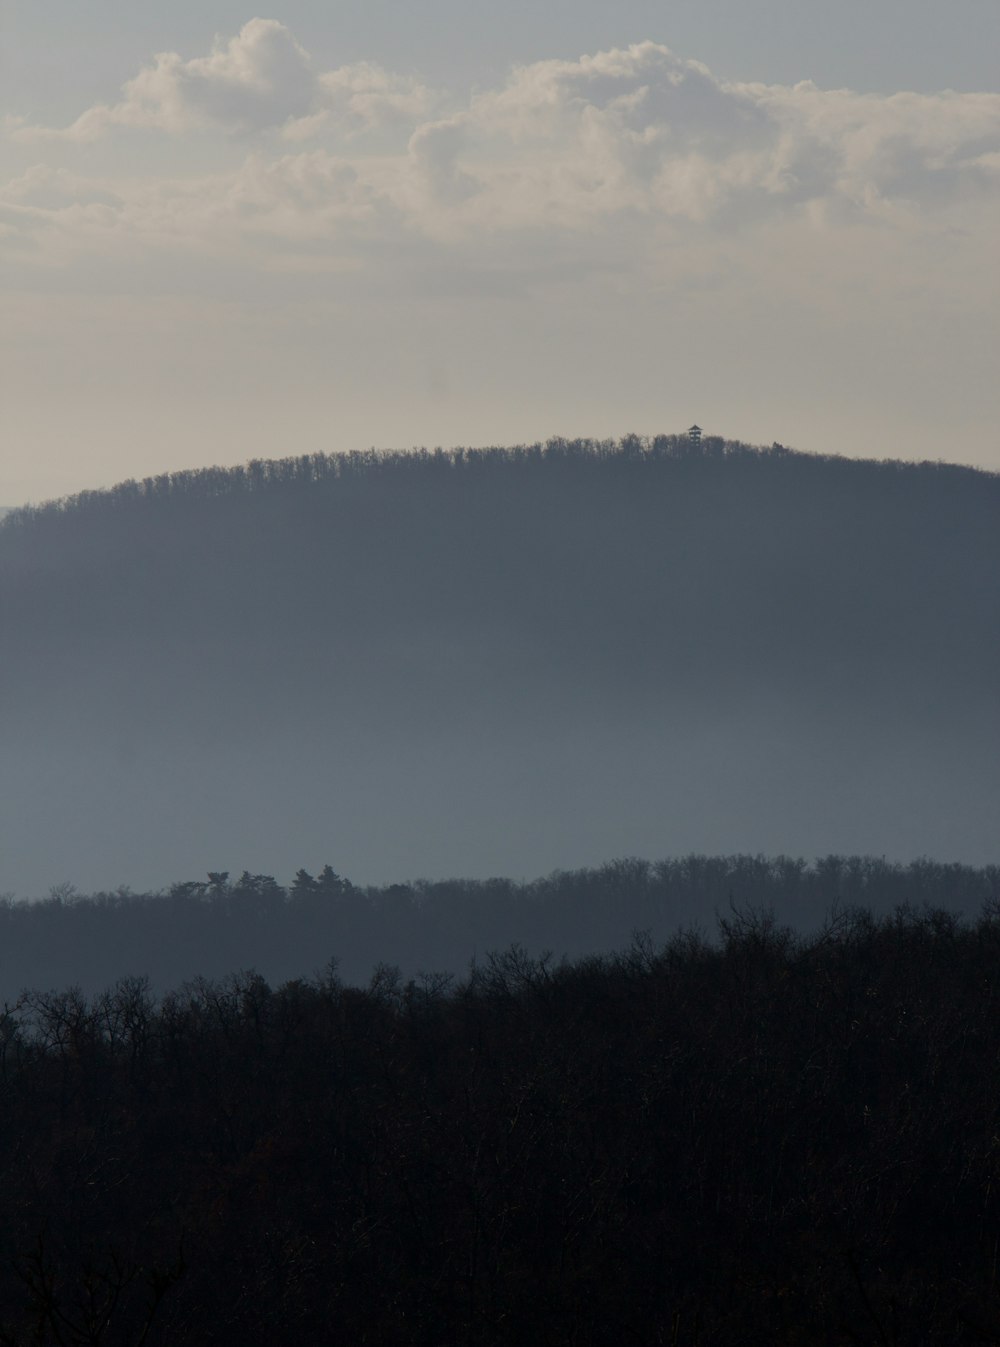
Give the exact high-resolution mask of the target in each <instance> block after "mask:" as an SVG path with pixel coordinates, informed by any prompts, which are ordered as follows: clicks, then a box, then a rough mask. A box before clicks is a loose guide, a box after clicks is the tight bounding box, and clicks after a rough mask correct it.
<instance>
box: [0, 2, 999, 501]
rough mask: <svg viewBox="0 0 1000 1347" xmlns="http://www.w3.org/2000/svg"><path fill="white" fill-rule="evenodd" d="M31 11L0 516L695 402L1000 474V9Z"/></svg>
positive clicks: (796, 434) (0, 411)
mask: <svg viewBox="0 0 1000 1347" xmlns="http://www.w3.org/2000/svg"><path fill="white" fill-rule="evenodd" d="M0 14H2V67H0V82H2V89H3V107H2V109H0V111H2V113H3V114H4V116H3V120H2V122H0V259H2V261H0V287H2V293H0V302H2V306H3V309H2V312H3V320H2V325H0V371H2V373H0V380H2V387H0V433H2V437H3V438H2V449H0V505H2V504H16V503H18V502H20V501H22V500H25V499H37V498H40V497H45V496H51V495H58V494H62V493H64V492H67V491H71V490H76V489H78V488H81V487H85V486H96V485H101V484H107V483H110V482H112V481H115V480H118V479H120V478H122V477H127V476H141V475H145V474H148V473H154V472H157V471H161V470H163V469H166V468H177V467H185V466H197V465H200V464H203V463H208V462H223V463H226V462H237V461H242V460H244V459H246V458H248V457H252V456H255V455H267V456H280V455H284V454H288V453H301V452H306V451H314V450H320V449H322V450H340V449H352V448H364V447H367V446H369V445H372V444H375V445H383V446H407V445H410V444H414V443H421V444H428V445H435V444H445V445H451V444H484V443H491V442H513V441H521V440H534V439H539V438H546V437H548V436H549V435H553V434H564V435H578V434H583V435H588V434H589V435H618V434H621V433H623V432H625V431H630V430H636V431H640V432H649V433H655V432H657V431H661V430H667V431H670V430H678V429H682V428H684V427H685V426H687V425H688V424H689V423H690V422H691V421H692V420H697V421H699V422H700V423H701V424H702V425H703V426H705V427H706V428H707V429H708V430H710V431H712V432H716V433H720V434H724V435H729V436H734V437H738V438H741V439H747V440H751V441H756V442H767V443H769V442H770V441H771V440H773V439H780V440H782V441H784V442H785V443H787V444H790V445H794V446H795V447H797V448H802V449H813V450H823V451H838V452H843V453H851V454H866V455H868V454H872V455H895V456H900V457H910V458H924V457H929V458H945V459H950V460H957V461H965V462H972V463H977V464H981V465H984V466H988V467H992V468H995V469H1000V443H998V436H997V425H998V423H1000V416H998V413H1000V379H998V378H997V365H998V354H1000V342H998V319H997V314H998V312H1000V303H998V301H1000V245H998V243H997V240H998V239H1000V76H998V73H997V72H998V70H1000V64H998V61H997V56H998V53H1000V5H998V4H997V3H996V0H952V3H950V4H948V5H942V4H940V3H939V0H934V3H931V0H867V3H864V4H862V3H860V2H859V0H846V2H845V3H841V4H839V5H831V4H830V3H829V0H824V2H823V3H822V4H821V3H818V0H724V2H722V3H714V4H706V3H705V0H699V2H698V3H695V0H678V2H677V3H673V4H669V3H662V2H661V3H652V0H620V3H618V4H616V5H613V6H612V5H608V4H607V3H604V2H602V3H601V4H597V3H595V2H594V0H541V2H540V3H539V2H538V0H536V3H533V4H529V3H526V2H525V0H508V3H506V4H503V5H500V4H496V3H495V2H494V3H491V4H486V3H483V2H482V0H421V3H420V4H414V3H413V2H412V0H341V2H340V3H324V4H319V3H317V2H316V0H295V2H294V3H285V4H282V5H281V6H280V7H278V8H276V9H273V10H267V11H264V12H263V13H260V14H257V15H255V14H254V11H253V10H247V9H246V8H243V7H241V6H239V5H237V4H236V3H235V0H225V2H224V3H220V2H218V0H216V2H215V3H211V2H210V3H205V2H204V0H202V2H201V3H199V4H197V5H195V4H193V3H190V2H189V0H175V3H173V4H170V5H167V4H165V3H163V0H158V3H156V4H155V5H154V4H151V3H147V2H146V0H88V3H87V4H86V5H81V4H80V3H79V0H48V3H47V4H46V5H44V6H40V5H38V4H37V3H32V4H28V3H27V0H7V3H4V4H3V5H2V7H0Z"/></svg>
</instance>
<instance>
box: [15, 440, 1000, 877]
mask: <svg viewBox="0 0 1000 1347" xmlns="http://www.w3.org/2000/svg"><path fill="white" fill-rule="evenodd" d="M998 523H1000V478H998V477H996V476H992V475H989V474H984V473H979V472H974V471H972V470H967V469H961V468H954V467H945V466H939V465H930V464H928V465H921V466H915V465H903V464H899V463H862V462H854V461H849V460H845V459H835V458H819V457H812V456H805V455H797V454H792V453H788V452H787V451H783V450H778V449H774V450H766V451H754V450H751V449H749V448H747V447H746V446H743V445H739V444H723V443H722V442H721V441H714V440H713V441H708V442H707V443H706V444H705V445H704V446H703V447H702V449H701V450H694V449H692V448H691V447H690V446H688V445H687V443H686V442H685V441H683V440H679V439H676V438H673V437H664V438H662V439H658V440H656V441H654V442H652V443H646V442H641V441H639V440H635V439H627V440H626V441H624V442H623V443H622V444H620V445H607V444H599V445H595V444H589V443H587V444H580V443H576V444H566V443H563V442H556V443H551V444H550V445H548V446H546V447H545V448H541V447H537V446H536V447H531V448H522V449H516V450H496V451H487V452H479V453H472V452H469V453H463V452H457V453H453V454H440V453H438V454H414V455H385V456H380V455H377V454H374V453H372V454H362V455H353V456H349V457H346V458H326V457H323V456H314V457H308V458H300V459H290V460H284V461H279V462H273V463H255V464H251V465H249V466H248V467H247V468H246V469H241V470H237V471H233V472H227V471H222V470H217V469H211V470H206V471H204V472H198V473H189V474H175V475H172V476H165V477H162V478H158V479H156V480H153V481H149V482H144V483H125V484H123V485H122V486H120V487H118V488H116V489H115V490H113V491H110V492H98V493H89V494H86V495H84V496H81V497H78V498H76V499H74V500H72V501H69V502H65V503H62V504H59V505H55V506H49V507H45V508H43V509H40V510H31V511H17V512H15V513H13V514H12V515H10V516H8V518H7V519H6V520H5V521H4V523H3V525H2V526H0V632H2V641H3V646H2V667H0V716H2V725H0V734H2V738H3V743H4V755H3V758H2V761H0V849H2V850H0V855H2V862H0V867H2V868H0V890H2V889H8V890H13V891H16V892H18V893H36V892H42V891H44V890H45V889H47V888H48V886H49V885H51V884H53V883H57V882H59V881H63V880H72V881H73V882H75V883H77V884H79V885H80V886H81V887H87V888H106V887H113V886H115V885H117V884H120V883H128V884H133V885H135V886H137V887H148V886H156V885H160V884H164V883H166V882H168V881H169V880H171V879H174V878H176V876H177V875H178V874H184V873H190V874H194V875H198V874H203V873H204V872H205V871H207V870H209V869H212V870H217V869H223V868H225V869H230V870H233V871H234V872H235V871H238V870H241V869H243V868H247V869H249V870H250V871H257V870H267V871H268V872H273V873H277V874H279V875H281V876H282V877H284V878H287V877H288V876H290V875H291V874H292V873H293V871H294V869H295V868H296V867H297V866H300V865H302V864H305V865H307V866H308V865H310V864H313V865H315V866H319V865H320V864H322V863H323V862H325V861H331V862H332V863H333V864H334V865H335V867H336V868H337V869H338V870H339V871H340V872H341V873H343V874H347V875H349V876H350V877H351V878H352V879H354V880H355V882H358V883H368V882H383V881H389V880H393V879H403V878H406V877H414V876H418V875H425V876H435V877H440V876H446V875H453V874H467V875H478V876H487V875H491V874H506V875H510V876H513V877H522V876H534V875H537V874H541V873H545V872H546V871H548V870H551V869H553V868H555V867H559V866H565V867H576V866H580V865H588V864H595V863H598V862H600V861H603V860H606V859H608V858H609V857H612V856H620V855H628V854H637V855H677V854H684V853H687V852H694V851H697V852H703V853H720V852H721V853H732V852H736V851H745V852H751V853H756V852H767V853H771V854H780V853H786V854H796V855H802V854H804V855H824V854H827V853H829V852H834V851H836V852H841V853H856V854H874V855H879V856H881V855H887V856H889V857H890V858H909V857H913V856H918V855H933V856H936V857H938V858H939V859H941V860H950V859H955V860H962V861H966V862H969V863H973V864H981V863H984V862H988V861H992V860H995V859H996V855H997V819H998V818H1000V776H998V773H997V771H996V763H997V761H998V760H1000V693H998V679H997V669H998V668H1000V528H998Z"/></svg>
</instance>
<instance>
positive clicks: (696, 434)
mask: <svg viewBox="0 0 1000 1347" xmlns="http://www.w3.org/2000/svg"><path fill="white" fill-rule="evenodd" d="M688 443H689V444H691V445H693V446H694V448H696V449H697V447H698V446H699V445H700V444H701V426H691V428H690V429H689V430H688Z"/></svg>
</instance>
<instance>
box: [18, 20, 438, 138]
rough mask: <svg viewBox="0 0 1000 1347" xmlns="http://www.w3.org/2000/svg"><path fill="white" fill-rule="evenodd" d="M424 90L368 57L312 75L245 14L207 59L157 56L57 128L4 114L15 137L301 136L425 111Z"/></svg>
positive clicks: (275, 31) (292, 49)
mask: <svg viewBox="0 0 1000 1347" xmlns="http://www.w3.org/2000/svg"><path fill="white" fill-rule="evenodd" d="M433 101H434V95H433V94H432V92H431V91H430V90H429V89H427V87H426V86H424V85H423V84H421V83H420V82H419V81H417V80H414V79H410V78H405V77H403V76H399V75H393V74H390V73H389V72H388V71H385V70H383V69H382V68H381V67H380V66H377V65H374V64H371V63H370V62H360V63H358V64H355V65H348V66H343V67H341V68H339V69H337V70H332V71H327V72H325V73H317V72H316V71H315V70H314V69H313V65H312V62H311V60H310V58H309V55H308V53H307V52H306V51H305V50H304V49H303V48H302V47H301V46H300V45H299V43H298V42H297V41H296V40H295V38H294V37H293V36H292V34H291V33H290V32H289V30H288V29H287V28H286V27H285V26H284V24H281V23H279V22H277V20H275V19H251V20H250V22H249V23H247V24H245V25H244V26H243V28H242V29H241V30H240V32H239V33H238V34H237V35H236V36H235V37H233V38H230V40H229V41H228V42H223V41H222V40H221V39H219V40H217V41H216V44H215V46H214V48H213V50H212V52H211V53H210V54H209V55H208V56H198V57H194V58H193V59H191V60H187V61H185V60H184V59H183V58H182V57H181V56H180V55H178V53H177V52H160V53H159V54H158V55H157V56H155V57H154V59H153V64H152V65H151V66H147V67H146V68H145V69H143V70H141V71H140V72H139V74H138V75H136V76H135V78H134V79H131V80H129V81H128V82H127V83H126V84H125V85H123V87H122V97H121V99H120V101H119V102H117V103H113V104H98V105H96V106H95V107H92V108H88V109H87V111H86V112H84V113H82V114H81V115H80V116H79V117H78V118H77V119H76V120H75V121H74V122H72V123H71V124H70V125H69V126H67V127H61V128H55V127H44V126H31V125H28V124H27V123H26V122H25V121H24V120H23V119H18V118H9V119H8V123H7V134H8V135H10V136H11V137H12V138H14V139H18V140H25V141H29V140H45V139H53V140H66V141H71V142H72V141H83V142H85V141H94V140H98V139H100V138H102V137H104V136H106V135H107V134H108V133H109V132H110V131H112V130H114V129H115V128H120V127H131V128H146V129H155V130H158V131H163V132H168V133H171V134H175V135H179V134H183V133H185V132H188V131H192V130H195V129H197V128H201V127H206V126H208V127H218V128H220V129H221V130H223V131H226V132H229V133H233V134H247V133H252V132H261V131H267V130H272V129H275V128H281V129H283V130H284V133H285V134H286V135H288V136H289V137H291V138H295V139H304V138H306V137H308V136H311V135H313V134H315V133H316V132H317V131H319V130H322V129H323V128H324V127H326V126H327V125H329V124H330V123H331V122H334V121H339V122H341V123H344V124H345V125H346V126H347V128H348V129H350V128H352V127H353V128H363V129H367V128H372V127H376V126H380V125H382V124H383V123H385V122H391V121H393V120H398V119H406V118H411V119H413V118H417V117H420V116H423V115H426V113H427V112H428V110H429V108H430V107H431V106H432V104H433Z"/></svg>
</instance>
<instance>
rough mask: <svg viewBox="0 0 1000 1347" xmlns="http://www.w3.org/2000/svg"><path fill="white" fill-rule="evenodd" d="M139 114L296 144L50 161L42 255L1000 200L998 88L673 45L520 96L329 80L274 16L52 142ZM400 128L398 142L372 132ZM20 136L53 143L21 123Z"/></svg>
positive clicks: (915, 208) (12, 217)
mask: <svg viewBox="0 0 1000 1347" xmlns="http://www.w3.org/2000/svg"><path fill="white" fill-rule="evenodd" d="M126 126H127V127H139V128H142V127H145V128H149V129H155V130H157V131H159V132H166V133H171V134H173V135H176V136H183V135H184V134H186V133H188V132H190V131H191V130H193V129H197V128H202V127H204V126H214V127H218V128H221V129H222V130H224V131H226V132H229V133H238V134H239V133H242V134H243V135H246V134H249V133H255V132H257V133H260V132H275V131H276V132H278V133H279V139H278V140H277V141H276V140H275V139H273V138H272V139H270V140H268V139H266V138H265V139H263V140H258V141H256V142H254V147H253V151H252V153H250V154H249V155H248V154H247V149H246V146H245V144H243V142H242V140H240V141H238V142H237V143H236V146H235V148H234V150H233V154H234V162H232V163H231V164H230V166H229V168H228V170H226V171H222V172H217V173H215V174H213V176H212V178H211V180H200V181H199V180H177V179H166V178H163V179H157V178H152V177H151V178H148V179H145V180H143V181H136V180H133V179H126V178H123V179H122V180H120V181H112V180H111V179H108V180H103V181H101V182H87V181H85V180H84V179H82V178H80V177H73V176H71V175H69V174H65V173H64V174H63V176H61V177H60V176H57V175H56V176H54V175H53V173H52V172H51V171H49V170H47V169H46V168H45V166H44V165H39V166H37V167H36V168H34V169H32V170H31V171H30V172H29V174H28V175H26V176H24V177H22V178H20V179H18V180H16V181H15V182H13V183H11V184H9V185H8V187H7V189H6V190H5V191H3V192H0V209H2V215H0V220H2V222H3V225H4V228H5V233H6V235H7V237H8V238H11V237H13V238H15V239H18V240H21V241H22V243H23V244H24V246H25V247H28V246H29V243H28V241H29V240H32V239H34V240H36V241H37V239H38V238H40V237H41V236H42V235H43V234H44V235H46V236H47V237H48V238H49V239H53V238H60V239H61V240H62V245H61V246H62V248H63V249H67V250H68V249H71V248H72V246H73V241H74V239H75V243H76V246H77V247H80V248H88V247H97V246H100V240H101V238H102V237H104V238H106V239H111V238H114V239H115V241H116V245H117V244H118V243H120V241H121V239H122V238H123V237H128V238H130V239H132V240H133V241H134V242H135V243H136V245H137V246H138V245H139V244H140V243H141V242H142V240H146V241H148V242H149V243H150V244H156V245H157V246H161V245H162V244H163V243H164V241H165V240H166V241H168V242H169V241H173V242H174V243H175V244H176V243H179V242H180V241H183V242H184V244H185V246H192V247H194V246H199V245H202V246H204V247H206V248H209V249H212V248H215V247H217V246H218V241H219V240H220V239H223V238H224V239H225V241H226V242H225V246H226V248H228V249H230V250H233V249H235V250H237V251H238V250H239V249H240V248H243V249H245V250H249V251H250V252H252V250H253V249H254V248H260V249H262V250H264V251H265V252H266V254H267V255H268V256H270V257H272V258H273V257H275V256H276V255H277V254H279V253H280V252H281V250H282V248H284V249H285V250H286V251H288V252H294V251H295V249H297V248H305V249H308V250H310V252H311V255H313V256H316V255H317V254H318V252H319V251H321V250H322V249H323V247H326V248H328V250H329V251H330V252H331V253H337V254H343V253H344V251H345V249H348V248H354V249H356V258H355V260H356V262H357V264H359V265H360V264H362V263H363V260H364V257H365V256H366V249H371V248H372V247H373V246H374V247H376V248H377V249H378V250H380V251H379V255H380V256H384V245H385V244H386V242H387V241H388V240H389V239H391V238H395V239H396V240H397V241H398V242H400V243H401V244H402V243H403V242H404V241H405V240H406V239H412V238H413V237H423V238H426V239H429V240H431V241H437V242H438V243H447V244H449V245H453V244H455V243H456V242H457V241H465V242H467V243H468V244H469V246H472V247H478V248H484V247H487V246H489V240H490V239H496V238H498V237H502V236H511V235H514V234H517V233H518V231H522V232H523V231H530V233H531V234H532V235H533V236H536V237H537V236H539V235H550V236H552V237H554V238H555V237H559V236H563V237H568V236H571V235H572V236H577V237H580V236H583V235H587V234H590V235H599V234H600V233H601V232H602V231H604V232H606V233H607V234H608V237H609V239H611V238H613V237H621V235H622V230H623V227H624V226H623V222H624V221H625V220H626V219H628V220H629V221H630V222H632V223H630V229H632V233H631V235H630V237H632V238H635V237H636V233H635V229H634V228H633V224H634V222H635V221H639V222H642V223H641V229H640V231H639V233H640V235H641V236H643V237H645V238H646V240H647V241H650V240H653V241H655V240H657V239H661V238H663V237H665V236H669V234H670V231H671V230H678V229H688V230H691V229H696V230H699V231H702V233H704V231H706V230H713V229H714V230H717V231H719V230H725V231H730V232H732V231H738V230H739V229H740V228H743V227H747V226H748V225H757V224H759V223H760V222H761V221H765V222H766V221H767V220H768V219H775V220H780V221H783V222H787V221H788V219H790V218H800V219H801V220H802V221H803V222H804V224H805V225H806V226H809V225H810V223H811V224H812V225H815V224H816V222H817V221H822V220H827V221H829V220H832V219H835V218H838V217H839V218H848V217H854V218H858V219H863V220H870V221H872V222H877V223H879V224H880V225H883V226H884V225H886V224H889V225H893V224H895V225H898V226H899V227H900V228H903V227H905V228H906V229H908V230H910V231H914V230H917V231H919V230H921V229H926V228H929V227H932V220H933V213H934V211H935V210H936V209H943V210H946V211H947V210H949V209H953V208H954V209H958V210H965V209H973V208H974V207H975V205H976V203H979V204H981V203H982V202H983V201H989V202H992V203H996V202H997V201H998V199H1000V198H998V193H1000V95H996V94H988V93H986V94H956V93H942V94H939V95H933V96H930V95H917V94H909V93H900V94H896V95H893V96H891V97H879V96H876V95H861V94H857V93H853V92H850V91H847V90H834V91H826V90H822V89H818V88H817V87H816V86H815V85H813V84H809V83H803V84H798V85H794V86H774V85H762V84H749V83H736V82H727V81H723V80H719V79H717V78H716V77H715V76H714V75H713V74H712V72H711V71H710V70H708V69H707V68H706V67H705V66H704V65H702V64H701V63H700V62H697V61H693V60H687V59H684V58H682V57H680V56H678V55H676V54H675V53H673V52H672V51H671V50H670V49H669V48H667V47H665V46H663V45H661V44H658V43H654V42H643V43H639V44H635V45H633V46H630V47H626V48H621V49H615V50H611V51H605V52H599V53H596V54H594V55H589V56H584V57H581V58H580V59H579V60H576V61H556V60H551V61H541V62H536V63H534V64H530V65H526V66H522V67H519V68H517V69H515V70H514V71H513V72H512V73H511V75H510V78H509V79H508V80H507V81H506V83H505V84H504V85H503V86H502V87H500V88H497V89H492V90H485V91H481V92H478V93H475V94H473V95H471V96H466V97H464V98H462V97H461V96H460V95H458V94H457V93H456V94H453V95H451V97H450V99H446V98H444V97H443V96H438V95H435V94H433V93H431V91H429V90H428V89H427V88H426V87H425V86H424V85H422V84H421V83H420V82H419V81H417V80H414V79H412V78H410V77H405V76H400V75H396V74H393V73H391V72H388V71H385V70H383V69H382V68H380V67H378V66H375V65H372V64H368V63H358V64H354V65H349V66H344V67H341V68H340V69H337V70H332V71H319V72H317V71H316V70H315V69H314V66H313V63H312V61H311V60H310V57H309V55H308V53H307V52H305V51H304V49H303V48H302V47H301V46H300V45H299V43H298V42H297V41H296V39H295V38H294V37H293V35H292V34H291V33H290V32H289V31H288V29H287V28H285V27H284V26H283V25H282V24H280V23H278V22H276V21H274V20H267V19H254V20H252V21H251V22H250V23H248V24H246V25H245V27H244V28H243V29H242V30H241V31H240V32H239V33H238V34H237V35H236V36H235V37H233V38H232V39H231V40H229V41H228V42H221V41H220V42H219V43H217V45H216V47H215V49H214V50H213V51H212V53H211V54H210V55H208V56H204V57H196V58H193V59H190V60H183V59H182V58H181V57H180V56H178V55H177V54H175V53H169V54H164V55H160V56H158V57H156V59H155V61H154V63H153V64H152V65H151V66H150V67H149V68H147V69H145V70H143V71H142V72H140V74H139V75H137V76H136V77H135V79H133V80H131V81H130V82H129V83H128V84H126V85H125V86H124V89H123V96H122V99H121V101H120V102H119V103H117V104H113V105H108V106H99V107H95V108H91V109H90V110H89V111H87V112H85V113H83V114H82V115H81V116H80V117H79V118H78V119H77V120H76V121H75V122H74V123H73V124H72V125H71V126H69V127H68V128H65V129H64V130H63V131H60V132H45V133H44V134H46V135H58V136H59V137H60V138H61V139H62V140H63V141H68V142H70V144H72V142H75V141H81V140H89V139H93V138H96V137H98V136H102V135H105V134H107V133H108V132H109V131H111V130H113V129H114V128H115V127H126ZM389 126H391V127H394V128H395V130H394V132H393V134H392V135H391V136H390V137H388V139H386V138H382V139H380V140H378V141H377V142H370V141H365V140H363V139H362V140H361V141H354V140H352V133H356V132H359V131H364V130H371V129H372V128H380V127H381V128H385V127H389ZM332 129H339V130H340V131H342V132H346V133H347V134H346V138H345V139H344V140H343V143H342V144H341V145H340V146H339V148H338V152H337V153H332V152H331V149H330V148H329V146H324V148H322V149H302V150H298V149H297V147H296V146H295V144H294V143H293V144H289V143H288V142H304V141H308V140H309V139H310V138H316V137H322V136H323V135H325V134H326V133H328V132H330V131H331V130H332ZM7 134H8V136H11V137H13V138H15V139H21V140H24V139H26V138H30V137H32V136H35V137H38V136H39V135H42V134H43V133H42V132H40V131H39V129H38V128H30V127H27V126H25V125H24V124H23V123H20V122H18V121H17V120H16V119H14V120H12V121H9V122H8V124H7ZM281 141H284V142H285V144H284V145H282V144H281ZM320 143H321V144H322V142H320ZM289 151H291V152H289ZM929 222H931V223H929ZM643 231H644V232H643ZM609 246H610V245H609Z"/></svg>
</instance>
